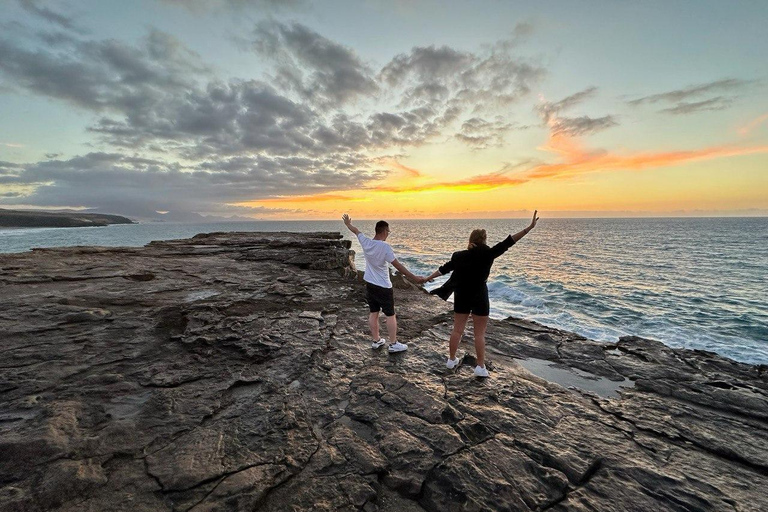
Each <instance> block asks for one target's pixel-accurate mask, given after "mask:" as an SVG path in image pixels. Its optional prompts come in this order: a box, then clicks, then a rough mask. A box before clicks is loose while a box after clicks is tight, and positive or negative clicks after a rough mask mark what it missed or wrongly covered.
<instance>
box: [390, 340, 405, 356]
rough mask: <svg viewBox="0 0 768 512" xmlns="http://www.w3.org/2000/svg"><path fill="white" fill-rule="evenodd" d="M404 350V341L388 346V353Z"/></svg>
mask: <svg viewBox="0 0 768 512" xmlns="http://www.w3.org/2000/svg"><path fill="white" fill-rule="evenodd" d="M404 350H408V345H406V344H405V343H400V342H399V341H398V342H395V343H393V344H391V345H390V346H389V351H390V353H392V352H403V351H404Z"/></svg>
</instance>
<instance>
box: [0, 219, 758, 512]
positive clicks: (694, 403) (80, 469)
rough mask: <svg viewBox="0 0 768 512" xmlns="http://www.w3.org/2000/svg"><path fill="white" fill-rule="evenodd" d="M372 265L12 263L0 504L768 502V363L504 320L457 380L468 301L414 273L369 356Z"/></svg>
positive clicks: (212, 250)
mask: <svg viewBox="0 0 768 512" xmlns="http://www.w3.org/2000/svg"><path fill="white" fill-rule="evenodd" d="M353 257H354V255H353V253H352V251H350V250H349V242H348V241H343V240H341V237H340V235H338V234H336V233H310V234H290V233H227V234H223V233H214V234H208V235H198V236H197V237H194V238H192V239H188V240H177V241H168V242H154V243H152V244H149V245H148V246H146V247H144V248H96V247H79V248H78V247H75V248H65V249H45V250H34V251H32V252H28V253H23V254H12V255H0V289H2V293H1V294H0V337H1V338H0V339H1V340H2V341H0V343H1V345H0V350H1V352H0V353H2V358H0V510H3V511H14V510H23V511H26V510H62V511H97V510H130V511H131V512H138V511H143V510H194V511H214V510H263V511H287V510H343V511H346V510H349V511H352V510H364V511H367V512H372V511H376V510H378V511H406V512H407V511H420V510H429V511H451V510H465V511H470V510H471V511H483V510H509V511H517V510H523V511H525V510H561V511H562V510H584V511H587V510H590V511H595V510H598V511H611V510H615V511H627V510H638V511H649V510H654V511H655V510H680V511H707V510H712V511H723V510H735V511H759V510H768V497H766V489H768V374H767V372H766V368H764V367H757V366H750V365H745V364H740V363H737V362H734V361H731V360H728V359H725V358H723V357H720V356H717V355H715V354H711V353H708V352H701V351H687V350H673V349H670V348H667V347H665V346H664V345H662V344H661V343H658V342H655V341H651V340H644V339H641V338H634V337H628V338H623V339H622V340H620V341H617V343H614V344H610V345H606V344H600V343H596V342H592V341H590V340H587V339H584V338H583V337H580V336H577V335H575V334H572V333H568V332H564V331H559V330H556V329H550V328H547V327H544V326H541V325H538V324H535V323H532V322H526V321H524V320H519V319H507V320H492V321H491V322H490V325H489V328H488V336H487V339H488V357H487V359H488V360H489V363H488V365H487V366H488V368H489V370H490V371H491V378H490V379H487V380H478V379H475V378H473V376H472V369H473V362H474V356H473V349H472V344H471V330H470V332H468V333H467V334H466V335H465V338H464V342H463V343H462V346H461V348H460V353H461V354H463V359H462V364H461V365H459V367H458V368H457V369H454V370H447V369H446V368H445V360H446V356H447V354H446V352H447V339H448V335H449V333H450V330H451V325H452V322H451V320H452V317H451V314H450V304H447V303H445V302H443V301H441V300H440V299H437V298H435V297H432V296H430V295H428V294H426V293H425V292H424V291H423V290H422V289H420V288H418V287H415V286H410V285H408V284H407V283H404V282H403V281H402V279H395V285H396V290H395V295H396V306H397V309H398V321H399V325H400V339H401V340H402V341H404V342H406V343H408V344H409V349H408V351H407V352H404V353H399V354H388V353H387V352H386V349H384V350H380V351H374V350H372V349H371V348H370V344H369V340H368V335H367V308H366V305H365V301H364V289H363V286H362V285H361V283H360V280H359V276H358V275H357V272H356V271H355V270H354V265H353V264H352V258H353ZM532 363H536V364H538V365H539V367H542V368H545V372H544V373H540V374H539V375H540V376H537V375H534V374H533V373H531V372H530V371H528V370H526V368H525V367H523V364H525V365H529V366H528V367H531V368H532V367H533V366H530V364H532ZM547 369H548V370H547ZM547 371H549V372H550V374H551V375H548V374H547ZM558 372H560V373H558ZM561 373H565V374H569V375H573V376H575V377H574V381H573V382H576V383H577V384H578V383H579V382H596V383H598V382H599V383H602V384H605V383H608V384H615V388H614V390H613V391H610V390H609V391H608V392H601V393H598V392H595V391H592V390H590V389H589V386H586V385H584V386H581V385H579V387H576V388H573V387H564V385H565V386H568V383H567V382H564V381H563V380H562V379H559V378H554V376H556V375H560V374H561ZM542 377H544V378H542ZM549 377H552V378H549ZM553 380H554V381H553ZM558 381H559V382H561V384H564V385H561V384H558V383H557V382H558ZM609 388H610V386H609Z"/></svg>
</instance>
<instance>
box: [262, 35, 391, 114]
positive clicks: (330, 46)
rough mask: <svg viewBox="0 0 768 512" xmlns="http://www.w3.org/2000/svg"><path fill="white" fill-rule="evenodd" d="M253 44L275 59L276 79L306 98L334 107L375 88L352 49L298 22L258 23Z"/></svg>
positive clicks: (364, 94)
mask: <svg viewBox="0 0 768 512" xmlns="http://www.w3.org/2000/svg"><path fill="white" fill-rule="evenodd" d="M252 48H253V49H254V50H255V51H256V52H257V53H259V54H260V55H262V56H265V57H268V58H271V59H274V60H276V61H277V62H278V69H277V79H278V80H279V81H280V82H281V83H282V84H283V85H285V86H286V87H288V88H289V89H291V90H293V91H295V92H297V93H298V94H299V95H300V96H301V97H302V98H303V99H305V100H307V101H310V102H313V103H316V104H319V105H322V106H329V107H336V106H340V105H343V104H344V103H347V102H348V101H351V100H354V99H356V98H359V97H364V96H370V95H372V94H375V93H376V92H377V91H378V85H377V83H376V81H375V80H374V78H373V75H372V71H371V69H370V68H369V67H368V66H367V65H366V64H364V63H363V62H362V61H361V60H360V58H359V57H358V56H357V54H356V53H355V52H354V51H353V50H351V49H350V48H347V47H345V46H343V45H341V44H338V43H336V42H334V41H331V40H330V39H328V38H326V37H323V36H321V35H320V34H318V33H317V32H314V31H313V30H311V29H309V28H308V27H306V26H304V25H301V24H299V23H292V24H284V23H280V22H276V21H271V22H262V23H260V24H259V25H258V27H257V29H256V40H255V41H254V42H253V44H252ZM305 75H306V76H305Z"/></svg>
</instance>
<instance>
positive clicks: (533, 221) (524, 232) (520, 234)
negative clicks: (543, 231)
mask: <svg viewBox="0 0 768 512" xmlns="http://www.w3.org/2000/svg"><path fill="white" fill-rule="evenodd" d="M538 213H539V210H534V211H533V218H532V219H531V223H530V224H529V225H528V227H527V228H525V229H524V230H522V231H518V232H517V233H515V234H514V235H512V240H514V241H515V242H517V241H518V240H520V239H521V238H523V237H524V236H525V235H527V234H528V232H529V231H530V230H532V229H533V228H535V227H536V223H537V222H538V221H539V218H538V217H537V216H536V214H538Z"/></svg>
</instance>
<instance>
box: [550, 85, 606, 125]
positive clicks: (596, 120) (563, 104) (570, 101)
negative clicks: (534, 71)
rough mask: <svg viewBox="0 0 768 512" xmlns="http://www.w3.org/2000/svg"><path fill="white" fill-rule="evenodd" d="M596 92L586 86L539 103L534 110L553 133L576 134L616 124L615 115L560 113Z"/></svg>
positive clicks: (595, 88)
mask: <svg viewBox="0 0 768 512" xmlns="http://www.w3.org/2000/svg"><path fill="white" fill-rule="evenodd" d="M596 93H597V87H594V86H592V87H588V88H586V89H584V90H583V91H579V92H577V93H574V94H571V95H570V96H566V97H565V98H563V99H562V100H560V101H556V102H544V103H541V104H539V105H537V106H536V110H537V111H538V112H539V115H540V116H541V119H542V121H543V122H544V124H545V125H548V126H549V127H550V129H551V130H552V132H553V133H564V134H567V135H571V136H577V135H586V134H590V133H595V132H598V131H601V130H605V129H607V128H611V127H613V126H617V125H618V124H619V123H618V121H617V120H616V117H615V116H611V115H608V116H602V117H590V116H579V117H565V116H563V115H561V112H562V111H564V110H570V109H571V108H573V107H575V106H577V105H579V104H581V103H583V102H584V101H586V100H587V99H589V98H592V97H594V96H595V94H596Z"/></svg>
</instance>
